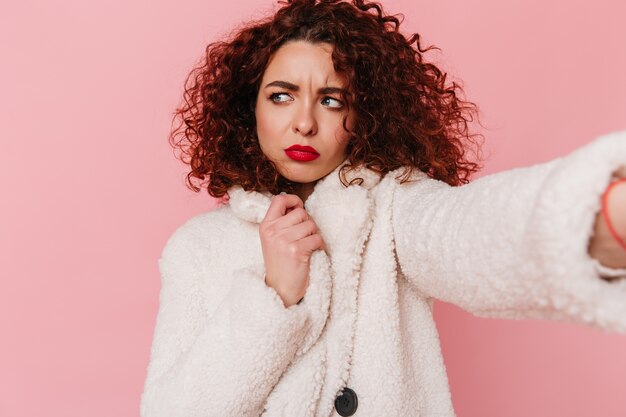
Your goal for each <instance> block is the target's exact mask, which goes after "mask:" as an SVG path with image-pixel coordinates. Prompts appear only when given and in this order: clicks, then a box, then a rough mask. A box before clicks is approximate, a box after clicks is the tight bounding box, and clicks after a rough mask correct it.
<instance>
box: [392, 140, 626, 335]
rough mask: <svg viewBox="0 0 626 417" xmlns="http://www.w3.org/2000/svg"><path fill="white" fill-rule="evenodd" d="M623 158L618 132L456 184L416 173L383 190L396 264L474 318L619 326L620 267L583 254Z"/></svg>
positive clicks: (622, 328)
mask: <svg viewBox="0 0 626 417" xmlns="http://www.w3.org/2000/svg"><path fill="white" fill-rule="evenodd" d="M625 164H626V131H624V132H616V133H613V134H610V135H606V136H604V137H602V138H599V139H597V140H595V141H593V142H592V143H590V144H588V145H586V146H584V147H581V148H579V149H578V150H576V151H575V152H572V153H571V154H570V155H567V156H565V157H562V158H558V159H555V160H552V161H550V162H547V163H544V164H538V165H534V166H531V167H525V168H517V169H512V170H508V171H504V172H500V173H497V174H492V175H488V176H485V177H482V178H480V179H478V180H476V181H473V182H471V183H469V184H467V185H463V186H460V187H450V186H449V185H447V184H445V183H443V182H441V181H436V180H432V179H430V178H428V177H426V175H425V174H419V175H418V178H417V180H416V181H415V182H409V183H405V184H398V185H396V190H395V193H394V197H393V203H392V204H393V208H392V218H393V228H394V237H395V244H396V253H397V256H398V263H399V265H400V270H401V272H402V274H403V275H404V276H405V277H406V279H407V280H408V281H409V282H410V283H411V284H413V287H414V288H415V290H416V291H419V292H421V293H422V294H423V295H424V296H427V297H434V298H437V299H440V300H443V301H446V302H450V303H452V304H456V305H458V306H459V307H461V308H463V309H465V310H467V311H470V312H472V313H473V314H475V315H477V316H483V317H497V318H511V319H527V318H536V319H552V320H563V321H571V322H577V323H586V324H589V325H592V326H595V327H599V328H603V329H606V330H611V331H618V332H625V333H626V279H623V278H624V277H626V269H622V270H610V269H607V268H603V267H602V266H600V265H599V264H598V262H597V261H596V260H595V259H594V258H592V257H591V256H590V254H589V242H590V238H591V236H592V234H593V226H594V222H595V221H596V219H597V214H598V213H599V211H600V197H601V195H602V193H603V192H604V190H605V189H606V187H607V185H608V184H609V182H610V180H611V176H612V174H613V173H615V172H616V171H618V170H619V169H620V167H621V166H623V165H625ZM618 221H619V220H618ZM600 239H603V238H602V237H600ZM601 241H602V240H601ZM604 241H606V240H604ZM601 257H602V256H601ZM601 275H613V276H616V277H619V278H616V279H613V280H611V281H610V282H609V281H607V280H603V279H600V276H601Z"/></svg>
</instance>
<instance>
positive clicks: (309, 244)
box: [298, 233, 325, 253]
mask: <svg viewBox="0 0 626 417" xmlns="http://www.w3.org/2000/svg"><path fill="white" fill-rule="evenodd" d="M298 244H299V245H302V249H303V250H306V251H307V252H309V253H310V252H313V251H316V250H318V249H323V248H324V247H325V244H324V239H322V235H320V234H319V233H316V234H314V235H310V236H307V237H304V238H302V239H300V240H298Z"/></svg>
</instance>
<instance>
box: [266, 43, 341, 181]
mask: <svg viewBox="0 0 626 417" xmlns="http://www.w3.org/2000/svg"><path fill="white" fill-rule="evenodd" d="M331 52H332V45H330V44H327V43H316V44H312V43H309V42H304V41H291V42H287V43H285V44H284V45H283V46H281V47H280V48H279V49H278V50H277V51H276V52H275V53H274V54H273V55H272V57H271V58H270V61H269V63H268V66H267V68H266V69H265V73H264V74H263V79H262V80H261V85H260V88H259V94H258V96H257V100H256V108H255V115H256V123H257V125H256V131H257V135H258V138H259V144H260V146H261V150H262V151H263V153H264V154H265V155H266V156H267V157H268V158H269V159H270V160H271V161H273V162H274V163H275V164H276V166H277V168H278V170H279V172H280V174H281V175H283V176H284V177H285V178H287V179H289V180H291V181H295V182H299V183H302V184H303V185H304V186H305V187H306V186H307V185H308V186H310V187H312V185H313V184H314V183H315V181H317V180H318V179H320V178H322V177H324V176H326V175H327V174H328V173H330V172H331V171H333V170H334V169H335V168H337V167H338V166H339V165H340V164H341V163H342V162H343V161H344V160H345V158H346V156H347V155H346V154H345V151H346V146H347V144H348V132H347V131H345V130H344V129H343V126H342V121H343V120H342V119H343V117H344V116H345V115H347V116H348V120H347V122H346V126H347V127H348V128H349V129H351V128H352V123H353V117H352V114H349V113H348V112H347V111H346V108H345V107H346V106H345V104H344V103H343V102H342V101H341V96H340V94H339V92H340V90H341V89H345V88H346V85H345V84H344V80H343V78H342V77H341V76H340V75H339V74H338V73H336V72H335V70H334V68H333V62H332V59H331ZM294 145H300V146H309V147H312V148H313V149H314V151H315V152H317V154H318V156H317V157H315V156H314V155H315V154H311V153H307V152H297V151H293V152H290V151H287V152H286V150H287V149H288V148H290V147H292V146H294ZM290 155H291V156H290ZM313 158H314V159H313Z"/></svg>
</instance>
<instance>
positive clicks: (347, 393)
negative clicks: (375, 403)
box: [335, 387, 359, 417]
mask: <svg viewBox="0 0 626 417" xmlns="http://www.w3.org/2000/svg"><path fill="white" fill-rule="evenodd" d="M358 405H359V401H358V398H357V397H356V392H354V391H352V390H351V389H350V388H348V387H345V388H344V389H343V391H342V393H341V395H340V396H338V397H337V398H335V410H337V412H338V413H339V415H340V416H343V417H347V416H351V415H352V414H354V413H356V408H357V406H358Z"/></svg>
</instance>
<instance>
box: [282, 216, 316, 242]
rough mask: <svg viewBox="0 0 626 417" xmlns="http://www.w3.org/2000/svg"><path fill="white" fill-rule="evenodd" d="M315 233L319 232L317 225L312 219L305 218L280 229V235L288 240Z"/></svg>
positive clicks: (296, 239)
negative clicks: (303, 220) (305, 219)
mask: <svg viewBox="0 0 626 417" xmlns="http://www.w3.org/2000/svg"><path fill="white" fill-rule="evenodd" d="M277 225H278V223H277ZM316 233H319V230H318V229H317V225H316V224H315V223H314V222H313V221H312V220H307V221H305V222H302V223H298V224H296V225H293V226H290V227H287V228H284V229H282V230H281V233H280V235H281V236H282V237H284V239H285V240H286V241H288V242H295V241H298V240H300V239H303V238H305V237H307V236H310V235H313V234H316Z"/></svg>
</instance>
